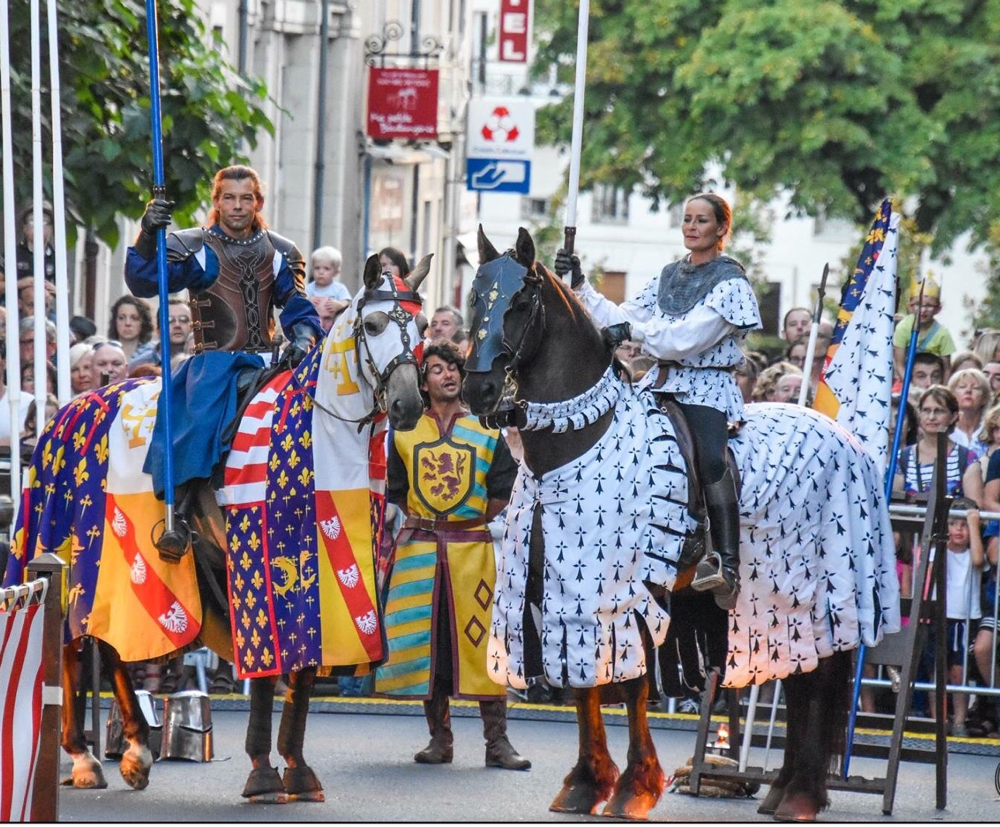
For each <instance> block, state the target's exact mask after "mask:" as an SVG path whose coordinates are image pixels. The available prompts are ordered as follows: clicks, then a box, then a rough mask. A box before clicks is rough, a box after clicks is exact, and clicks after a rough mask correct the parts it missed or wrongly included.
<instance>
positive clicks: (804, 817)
mask: <svg viewBox="0 0 1000 827" xmlns="http://www.w3.org/2000/svg"><path fill="white" fill-rule="evenodd" d="M818 812H819V807H818V806H817V805H816V802H815V801H813V798H812V796H810V795H807V794H806V793H786V794H785V795H784V797H783V798H782V799H781V803H780V804H779V805H778V807H777V809H776V810H775V811H774V820H775V821H797V822H809V821H815V820H816V814H817V813H818Z"/></svg>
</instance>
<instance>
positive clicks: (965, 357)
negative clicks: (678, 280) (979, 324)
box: [951, 350, 983, 376]
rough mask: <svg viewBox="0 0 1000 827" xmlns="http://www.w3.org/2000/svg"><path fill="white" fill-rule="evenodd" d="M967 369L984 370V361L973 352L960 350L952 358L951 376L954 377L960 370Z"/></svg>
mask: <svg viewBox="0 0 1000 827" xmlns="http://www.w3.org/2000/svg"><path fill="white" fill-rule="evenodd" d="M966 368H975V369H976V370H982V369H983V360H982V359H980V358H979V357H978V356H976V354H975V353H973V352H972V351H971V350H960V351H959V352H958V353H956V354H954V355H953V356H952V357H951V374H952V376H954V375H955V374H956V373H958V372H959V371H960V370H965V369H966Z"/></svg>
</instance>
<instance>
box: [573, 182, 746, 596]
mask: <svg viewBox="0 0 1000 827" xmlns="http://www.w3.org/2000/svg"><path fill="white" fill-rule="evenodd" d="M731 223H732V211H731V209H730V207H729V204H728V203H726V201H725V200H724V199H723V198H721V197H719V196H718V195H715V194H714V193H703V194H700V195H695V196H693V197H691V198H690V199H689V200H688V201H687V203H686V204H685V206H684V220H683V233H684V246H685V247H686V248H687V249H688V254H687V256H685V257H684V258H683V259H682V260H680V261H675V262H672V263H670V264H668V265H667V266H666V267H664V268H663V271H662V272H661V273H660V275H659V276H658V277H657V278H654V279H653V280H651V281H650V282H649V284H647V285H646V287H645V288H644V289H643V291H642V292H641V293H640V294H639V296H638V297H637V298H636V299H635V300H633V301H627V302H623V303H622V304H620V305H616V304H614V303H613V302H611V301H610V300H608V299H607V298H605V297H604V296H602V295H601V294H599V293H598V292H597V291H596V290H595V289H594V288H593V287H592V286H591V285H590V283H589V282H588V281H587V279H586V278H584V275H583V271H582V270H581V268H580V259H579V258H578V257H577V256H575V255H570V254H568V253H567V252H566V251H565V250H559V252H558V253H557V254H556V260H555V272H556V273H557V274H558V275H559V276H565V274H566V273H570V272H572V281H571V286H572V287H573V289H574V290H575V291H576V293H577V295H578V296H579V297H580V299H581V301H583V303H584V305H585V306H586V308H587V309H588V310H589V311H590V313H591V315H592V316H593V318H594V321H595V323H596V324H598V325H599V326H603V327H607V328H610V330H609V334H611V336H612V338H615V339H631V340H632V341H634V342H638V343H639V344H640V345H641V347H642V350H643V352H644V353H647V354H649V355H650V356H652V357H654V358H655V359H656V360H657V365H656V366H655V367H653V368H651V369H650V370H649V372H648V373H647V374H646V375H645V377H644V378H643V381H642V387H644V388H649V389H652V390H653V391H655V392H657V393H666V394H672V395H673V396H674V397H675V399H676V401H677V403H678V405H679V406H680V408H681V410H682V411H683V412H684V414H685V416H686V418H687V421H688V425H689V427H690V429H691V433H692V435H693V437H694V440H695V445H696V449H695V453H696V462H697V470H698V474H699V477H700V478H701V482H702V484H703V486H704V491H705V505H706V508H707V510H708V519H709V532H710V535H711V539H712V547H713V549H714V553H713V554H712V555H709V556H707V557H706V558H705V559H704V560H703V561H702V562H701V563H700V564H699V566H698V570H697V573H696V575H695V580H694V583H693V584H692V585H693V586H694V588H696V589H698V590H701V591H704V590H711V591H712V592H713V593H714V594H715V595H716V600H717V602H718V603H719V605H720V606H723V607H724V608H732V607H733V606H734V605H735V603H736V595H737V593H738V591H739V536H740V521H739V503H738V499H737V492H736V482H735V480H734V479H733V476H732V473H731V472H730V471H729V470H728V466H727V462H726V443H727V439H728V428H729V423H730V422H733V423H739V422H742V421H743V396H742V394H741V393H740V389H739V386H738V385H737V384H736V379H735V376H734V375H733V373H734V371H735V370H736V368H738V367H739V366H740V365H742V364H743V361H744V357H743V352H742V350H741V348H740V343H741V342H742V341H743V339H744V338H745V337H746V334H747V333H748V332H749V331H750V330H753V329H755V328H759V327H760V309H759V308H758V306H757V299H756V298H755V296H754V294H753V290H752V289H751V287H750V282H749V281H748V280H747V276H746V271H745V270H744V269H743V265H741V264H740V263H739V262H738V261H736V260H735V259H733V258H730V257H729V256H726V255H723V254H722V248H723V245H724V242H725V239H726V236H727V235H728V234H729V230H730V226H731Z"/></svg>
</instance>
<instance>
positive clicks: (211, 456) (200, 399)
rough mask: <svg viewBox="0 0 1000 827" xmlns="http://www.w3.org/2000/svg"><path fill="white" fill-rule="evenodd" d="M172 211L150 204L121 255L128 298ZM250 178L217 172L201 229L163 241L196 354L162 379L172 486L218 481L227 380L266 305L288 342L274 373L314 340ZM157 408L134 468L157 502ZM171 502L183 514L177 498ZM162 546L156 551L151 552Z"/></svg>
mask: <svg viewBox="0 0 1000 827" xmlns="http://www.w3.org/2000/svg"><path fill="white" fill-rule="evenodd" d="M172 206H173V204H172V203H171V202H169V201H166V200H164V199H162V198H154V199H153V200H152V201H150V202H149V204H148V205H147V207H146V212H145V214H144V215H143V217H142V228H141V230H140V231H139V234H138V236H137V237H136V239H135V243H134V245H133V246H132V247H130V248H129V250H128V253H127V256H126V261H125V282H126V284H127V285H128V287H129V289H130V290H131V291H132V292H133V293H134V294H135V295H137V296H141V297H144V298H146V297H150V296H155V295H157V290H158V281H157V265H156V236H157V231H158V230H160V229H165V228H166V227H167V226H168V225H169V224H170V221H171V213H170V211H171V208H172ZM263 207H264V194H263V189H262V185H261V181H260V177H259V176H258V175H257V173H256V171H254V170H253V169H251V168H250V167H246V166H231V167H226V168H225V169H222V170H220V171H219V172H218V173H217V174H216V176H215V180H214V182H213V187H212V210H211V212H209V214H208V219H207V226H205V227H192V228H190V229H186V230H179V231H176V232H173V233H170V235H169V236H168V237H167V269H168V273H167V277H168V278H167V281H168V287H169V290H170V292H172V293H173V292H176V291H179V290H183V289H185V288H186V289H187V290H188V291H189V294H190V296H191V301H190V310H191V320H192V324H193V329H194V336H195V353H196V355H195V356H194V357H193V358H191V359H188V360H185V361H183V362H182V363H181V364H180V366H179V367H178V369H177V370H176V371H175V372H174V373H173V374H172V378H171V382H172V392H173V400H172V410H171V418H172V421H173V427H174V445H175V450H174V472H175V479H174V485H175V486H183V485H184V484H185V483H187V482H189V481H193V480H198V479H213V476H214V481H215V482H216V483H217V482H218V481H219V477H220V476H221V472H222V468H221V467H220V465H221V463H220V457H221V456H222V454H223V452H224V451H225V449H226V448H227V447H228V443H227V436H228V438H229V439H231V436H230V435H226V434H225V429H226V427H227V426H228V424H229V423H230V421H231V420H232V418H233V416H234V415H235V413H236V410H237V383H241V384H245V385H248V386H249V385H251V384H252V383H253V382H254V381H255V379H256V378H257V376H258V374H259V373H260V372H261V370H262V369H263V368H264V366H265V361H264V358H263V357H262V354H265V355H266V354H268V353H270V352H271V351H272V349H273V348H274V339H273V332H274V316H273V312H274V309H275V308H280V309H281V316H280V318H281V327H282V329H283V330H284V332H285V337H286V338H287V339H289V340H290V342H291V344H290V345H289V346H288V347H287V348H286V350H285V354H284V357H283V360H282V362H283V366H287V367H295V366H297V365H298V363H299V362H301V361H302V359H303V357H304V356H305V354H306V353H307V351H308V350H309V348H311V347H312V346H313V344H314V343H315V342H316V341H317V340H318V339H319V338H320V336H321V335H322V329H321V327H320V323H319V318H318V317H317V315H316V310H315V309H314V308H313V306H312V304H311V303H310V302H309V300H308V299H307V298H306V296H305V291H304V288H303V282H304V278H305V265H304V262H303V258H302V254H301V253H300V252H299V250H298V248H297V247H296V246H295V245H294V244H293V243H292V242H291V241H289V240H288V239H287V238H284V237H283V236H280V235H278V234H277V233H275V232H272V231H271V230H269V229H268V228H267V222H266V221H265V220H264V216H263V214H262V209H263ZM163 410H164V409H163V408H160V409H159V411H158V412H157V417H156V425H155V426H154V430H153V439H152V440H151V442H150V448H149V453H148V455H147V457H146V464H145V466H144V467H143V470H144V471H146V472H147V473H150V474H151V475H152V477H153V486H154V490H155V491H156V493H157V496H160V497H162V496H163V489H164V480H163V470H162V469H163V452H162V451H163V445H164V444H165V442H166V440H165V439H164V433H163V428H164V423H163V417H162V413H163ZM179 493H181V495H182V496H179V497H178V510H179V511H183V510H184V508H185V507H186V505H185V499H186V498H185V497H184V494H185V493H190V491H187V492H185V491H183V490H182V491H181V492H179ZM163 550H164V549H163V548H162V547H161V552H162V551H163Z"/></svg>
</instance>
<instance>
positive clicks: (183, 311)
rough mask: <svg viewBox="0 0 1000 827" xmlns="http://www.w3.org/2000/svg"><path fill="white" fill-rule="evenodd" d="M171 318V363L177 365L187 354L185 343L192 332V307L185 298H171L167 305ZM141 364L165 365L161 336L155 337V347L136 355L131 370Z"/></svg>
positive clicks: (172, 365) (130, 364)
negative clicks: (161, 348) (161, 349)
mask: <svg viewBox="0 0 1000 827" xmlns="http://www.w3.org/2000/svg"><path fill="white" fill-rule="evenodd" d="M167 313H168V314H169V318H170V365H171V367H176V366H177V363H178V361H180V359H181V358H182V357H183V356H184V355H185V352H184V345H185V343H186V342H187V339H188V335H190V333H191V308H190V307H189V306H188V303H187V302H186V301H184V300H183V299H170V303H169V305H168V306H167ZM141 365H155V366H156V367H163V355H162V354H161V353H160V337H159V336H157V337H155V339H154V344H153V347H152V348H150V349H149V350H147V351H146V353H145V354H143V355H141V356H136V358H135V359H133V360H132V361H131V362H130V363H129V370H130V371H131V370H135V368H137V367H140V366H141Z"/></svg>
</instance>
